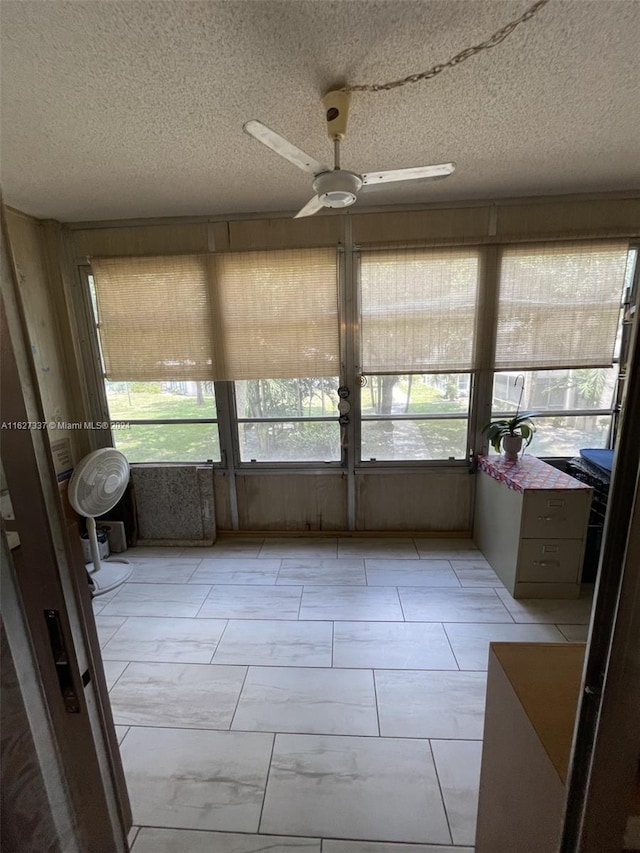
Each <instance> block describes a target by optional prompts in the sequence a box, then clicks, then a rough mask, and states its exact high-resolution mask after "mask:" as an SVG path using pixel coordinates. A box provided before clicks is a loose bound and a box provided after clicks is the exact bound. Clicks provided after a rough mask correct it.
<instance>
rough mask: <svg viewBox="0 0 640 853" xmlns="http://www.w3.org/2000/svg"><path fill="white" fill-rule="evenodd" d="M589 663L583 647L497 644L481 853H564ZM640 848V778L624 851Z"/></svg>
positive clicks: (492, 658)
mask: <svg viewBox="0 0 640 853" xmlns="http://www.w3.org/2000/svg"><path fill="white" fill-rule="evenodd" d="M584 655H585V646H584V644H583V643H566V644H563V643H491V645H490V647H489V667H488V670H489V671H488V674H487V704H486V711H485V718H484V736H483V745H482V765H481V770H480V795H479V803H478V823H477V830H476V844H475V851H476V853H516V852H517V853H557V850H558V845H559V843H560V835H561V832H562V820H563V813H564V805H565V798H566V783H567V775H568V767H569V761H570V756H571V743H572V739H573V730H574V725H575V719H576V712H577V708H578V699H579V696H580V688H581V683H582V671H583V666H584ZM639 845H640V770H639V772H638V778H637V780H636V785H635V788H634V789H633V796H632V802H631V807H630V814H629V819H628V822H627V831H626V838H625V844H624V851H630V853H635V852H636V851H638V850H639V849H640V846H639ZM588 849H589V850H591V849H592V848H591V847H589V848H588ZM613 849H614V847H613V845H612V846H611V847H610V848H607V850H613ZM615 849H616V853H617V851H620V847H619V846H617V847H615ZM603 853H604V851H603Z"/></svg>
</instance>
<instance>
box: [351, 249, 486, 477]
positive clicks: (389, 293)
mask: <svg viewBox="0 0 640 853" xmlns="http://www.w3.org/2000/svg"><path fill="white" fill-rule="evenodd" d="M477 284H478V252H477V250H475V249H411V250H406V251H393V252H391V251H388V250H379V251H377V250H372V251H367V252H366V253H365V252H363V254H362V258H361V264H360V286H361V290H360V312H361V319H360V323H361V360H362V373H363V374H364V376H365V385H364V387H363V388H362V392H361V411H362V421H361V458H362V460H363V461H402V460H453V459H464V458H465V457H466V454H467V432H468V418H469V401H470V392H471V371H472V369H473V363H474V350H475V324H476V319H475V317H476V299H477Z"/></svg>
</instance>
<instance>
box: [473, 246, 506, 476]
mask: <svg viewBox="0 0 640 853" xmlns="http://www.w3.org/2000/svg"><path fill="white" fill-rule="evenodd" d="M498 251H499V249H498V247H497V246H486V247H485V248H484V249H482V250H481V252H480V269H479V274H480V279H479V282H478V300H477V309H476V346H475V356H474V366H475V368H476V371H475V376H474V378H473V382H472V389H471V399H470V407H469V453H470V455H472V456H473V457H475V456H477V455H478V454H479V453H486V452H487V447H488V445H487V441H486V439H485V438H484V436H483V434H482V427H483V425H484V424H486V423H488V422H489V421H490V420H491V401H492V399H493V371H494V367H493V365H494V361H495V351H496V330H497V320H498V287H499V264H498V259H499V256H498ZM471 461H472V462H473V459H472V460H471Z"/></svg>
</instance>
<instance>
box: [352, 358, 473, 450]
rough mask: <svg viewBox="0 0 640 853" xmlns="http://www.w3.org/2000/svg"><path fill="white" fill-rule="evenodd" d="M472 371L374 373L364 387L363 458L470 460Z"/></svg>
mask: <svg viewBox="0 0 640 853" xmlns="http://www.w3.org/2000/svg"><path fill="white" fill-rule="evenodd" d="M470 378H471V377H470V375H469V374H468V373H437V374H420V373H417V374H412V373H409V374H406V375H404V376H393V375H392V376H387V375H383V376H380V375H378V376H368V377H367V382H366V385H365V386H364V387H363V388H362V395H361V405H362V427H361V433H362V458H363V460H369V461H371V462H374V461H378V460H402V459H407V460H420V459H464V458H465V455H466V451H467V420H468V417H469V390H470Z"/></svg>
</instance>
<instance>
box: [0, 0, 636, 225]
mask: <svg viewBox="0 0 640 853" xmlns="http://www.w3.org/2000/svg"><path fill="white" fill-rule="evenodd" d="M528 5H529V0H522V2H520V0H517V2H515V0H504V1H503V2H493V0H464V1H463V0H425V2H416V0H380V2H378V0H371V2H361V0H249V2H244V0H223V2H191V0H171V2H164V0H154V2H146V1H145V0H140V2H139V1H138V0H128V2H115V0H91V1H90V2H84V0H73V2H60V0H36V2H32V1H31V0H18V2H14V0H2V3H1V4H0V16H1V19H0V23H1V40H2V41H1V47H2V84H3V85H2V102H3V103H2V123H1V143H2V148H1V154H2V186H3V191H4V196H5V201H6V202H7V203H8V204H10V205H12V206H15V207H17V208H20V209H22V210H24V211H27V212H28V213H31V214H34V215H36V216H41V217H55V218H57V219H61V220H63V221H72V220H96V219H115V218H128V217H152V216H179V215H189V214H194V215H201V214H223V213H227V214H235V213H245V212H247V213H248V212H258V211H288V210H297V209H298V208H299V207H301V206H302V205H303V204H304V203H305V202H306V201H307V199H308V198H309V197H310V196H311V195H312V192H311V187H310V179H309V177H308V176H306V175H305V174H304V173H303V172H299V171H298V170H297V169H296V168H295V167H293V166H291V165H289V164H288V163H287V162H286V161H284V160H281V159H280V158H278V157H277V156H276V155H275V154H273V153H271V152H270V151H269V150H267V149H266V148H264V147H263V146H261V145H260V144H259V143H257V142H255V141H254V140H252V139H250V138H249V137H248V136H246V135H245V134H244V133H243V132H242V124H243V122H245V121H246V120H247V119H250V118H258V119H260V120H261V121H263V122H264V123H265V124H268V125H270V126H271V127H273V128H274V129H275V130H278V131H279V132H280V133H282V134H283V135H285V136H287V137H288V138H289V139H291V141H293V142H295V143H296V144H297V145H299V146H300V147H302V148H303V149H305V150H306V151H308V153H309V154H311V155H313V156H314V157H316V158H318V159H320V160H322V161H329V162H330V158H331V146H330V143H329V141H328V139H327V137H326V135H325V126H324V117H323V110H322V107H321V104H320V97H321V95H322V94H323V93H324V92H325V91H326V90H327V89H328V88H330V87H331V86H333V85H335V84H340V83H343V82H350V83H357V82H383V81H386V80H389V79H394V78H396V77H400V76H404V75H406V74H410V73H414V72H417V71H421V70H424V69H425V68H428V67H429V66H430V65H432V64H434V63H435V62H438V61H442V60H446V59H448V58H449V57H450V56H452V55H453V54H455V53H457V52H458V51H459V50H461V49H462V48H464V47H467V46H468V45H470V44H475V43H477V42H478V41H482V40H483V39H484V38H486V37H487V36H489V35H490V34H491V33H493V32H494V30H496V29H498V28H499V27H500V26H502V25H503V24H505V23H507V22H508V21H509V20H511V19H512V18H515V17H517V16H518V15H520V14H521V12H522V11H524V9H525V8H527V6H528ZM639 44H640V2H638V0H593V1H592V0H552V2H551V3H549V5H548V6H546V7H544V8H543V9H542V10H541V11H540V12H539V13H538V15H537V16H536V17H535V18H533V19H532V20H531V21H529V22H528V23H526V24H523V25H522V26H520V27H519V28H518V29H517V30H516V31H515V33H513V35H512V36H510V38H509V39H508V40H507V41H506V42H504V43H503V44H502V45H500V46H498V47H496V48H495V49H493V50H490V51H486V52H484V53H482V54H481V55H479V56H477V57H474V58H472V59H470V60H468V61H467V62H466V63H464V64H463V65H460V66H458V67H457V68H454V69H452V70H448V71H445V72H444V73H443V74H441V75H440V76H438V77H437V78H435V79H434V80H431V81H427V82H424V83H419V84H416V85H410V86H406V87H405V88H403V89H399V90H395V91H392V92H389V93H383V94H355V95H354V97H353V100H352V109H351V117H350V126H349V135H348V138H347V140H346V142H345V143H344V144H343V152H342V158H343V167H345V168H351V169H354V170H355V171H371V170H379V169H391V168H400V167H405V166H414V165H422V164H429V163H438V162H442V161H447V160H455V161H456V163H457V167H458V168H457V171H456V173H455V174H454V175H453V176H452V177H450V178H447V179H446V180H443V181H438V182H435V183H431V184H430V183H417V184H415V185H412V186H404V187H402V186H401V187H398V188H392V187H391V186H387V187H385V188H384V190H383V189H382V188H380V189H377V190H376V191H375V192H372V193H371V195H370V196H369V197H368V203H369V204H374V205H376V206H380V205H382V204H387V203H388V204H403V203H406V204H421V203H427V202H449V201H455V200H462V199H473V198H484V199H488V198H498V197H504V196H527V195H546V194H554V195H555V194H565V193H584V192H604V191H611V190H628V189H634V188H638V187H640V151H639V141H640V97H639V93H638V82H639V80H640V48H639ZM364 206H365V203H364V200H363V201H361V202H359V203H358V205H357V207H358V208H360V209H362V208H363V207H364ZM355 209H357V208H355Z"/></svg>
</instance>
